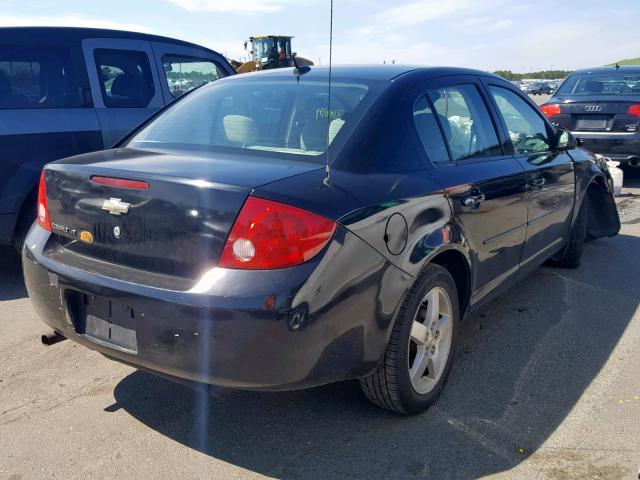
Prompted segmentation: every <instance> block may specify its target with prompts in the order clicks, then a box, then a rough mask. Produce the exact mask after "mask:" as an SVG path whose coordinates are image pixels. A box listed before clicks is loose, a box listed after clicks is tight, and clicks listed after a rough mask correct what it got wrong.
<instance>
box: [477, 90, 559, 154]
mask: <svg viewBox="0 0 640 480" xmlns="http://www.w3.org/2000/svg"><path fill="white" fill-rule="evenodd" d="M489 90H490V91H491V95H492V96H493V98H494V100H495V102H496V105H497V106H498V110H499V111H500V115H502V118H503V120H504V123H505V124H506V126H507V130H508V131H509V138H510V139H511V143H512V144H513V149H514V151H515V153H516V154H520V155H530V154H535V153H541V152H546V151H548V150H549V149H550V148H551V147H550V145H551V142H550V141H549V136H548V133H547V125H546V123H545V122H544V120H543V119H542V117H541V116H540V115H538V113H537V112H536V111H535V110H534V109H533V107H532V106H531V105H529V104H528V103H527V102H525V101H524V100H523V99H522V98H520V96H519V95H518V94H516V93H514V92H512V91H510V90H507V89H506V88H501V87H494V86H492V87H489Z"/></svg>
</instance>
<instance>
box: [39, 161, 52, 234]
mask: <svg viewBox="0 0 640 480" xmlns="http://www.w3.org/2000/svg"><path fill="white" fill-rule="evenodd" d="M38 225H40V226H41V227H42V228H44V229H45V230H48V231H49V232H50V231H51V218H49V208H48V207H47V188H46V185H45V173H44V170H42V173H40V185H38Z"/></svg>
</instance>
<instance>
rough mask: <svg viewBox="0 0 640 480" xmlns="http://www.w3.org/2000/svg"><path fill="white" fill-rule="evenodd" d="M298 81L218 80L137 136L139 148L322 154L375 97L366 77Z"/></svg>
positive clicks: (354, 122)
mask: <svg viewBox="0 0 640 480" xmlns="http://www.w3.org/2000/svg"><path fill="white" fill-rule="evenodd" d="M304 80H305V81H299V82H298V81H297V79H295V78H294V77H293V75H291V78H289V77H287V78H286V79H281V80H251V81H242V80H240V79H232V80H230V81H226V82H225V81H219V82H215V83H213V84H211V85H209V86H207V87H204V88H202V89H200V90H198V91H196V92H194V93H192V94H190V95H189V96H188V97H185V98H184V99H183V100H180V101H178V102H176V103H175V104H174V105H173V106H172V107H170V108H169V109H168V110H167V111H166V112H165V113H163V114H162V115H160V116H159V117H158V118H157V119H155V120H154V121H152V122H151V123H150V124H149V125H148V126H146V127H145V128H144V129H143V130H141V131H140V133H138V134H137V135H136V136H135V137H133V138H132V140H131V143H130V146H132V147H134V148H179V149H189V150H204V151H218V150H220V149H223V150H232V151H234V152H238V153H241V152H245V153H252V154H257V153H258V152H272V153H278V154H292V155H296V156H299V157H302V158H301V159H305V158H304V157H313V161H315V158H316V157H317V159H318V162H321V161H323V160H322V159H323V158H324V157H321V154H322V153H323V152H325V151H326V149H327V144H331V142H332V141H333V140H334V139H335V138H336V136H338V135H339V134H340V133H341V132H342V131H344V130H346V129H348V128H350V126H351V125H355V124H357V122H358V121H359V119H360V118H361V117H362V114H363V111H364V109H365V108H366V105H368V104H369V102H370V98H371V95H370V92H369V90H370V88H369V86H368V85H366V84H364V83H348V82H339V81H335V82H333V83H332V84H331V109H330V110H329V107H328V103H329V102H328V100H329V98H328V94H327V83H326V82H324V81H313V80H311V79H310V78H309V79H304ZM308 159H309V160H311V158H308Z"/></svg>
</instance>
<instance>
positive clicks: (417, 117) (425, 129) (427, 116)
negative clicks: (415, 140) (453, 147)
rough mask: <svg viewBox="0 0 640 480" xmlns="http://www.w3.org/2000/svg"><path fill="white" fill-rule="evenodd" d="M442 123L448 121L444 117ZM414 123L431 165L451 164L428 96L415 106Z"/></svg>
mask: <svg viewBox="0 0 640 480" xmlns="http://www.w3.org/2000/svg"><path fill="white" fill-rule="evenodd" d="M440 121H441V122H446V121H447V119H446V118H444V117H443V118H441V119H440ZM413 123H414V125H415V126H416V130H417V132H418V136H419V137H420V142H422V146H423V148H424V150H425V152H426V153H427V157H429V160H430V161H431V163H433V164H444V163H449V161H450V159H449V152H448V151H447V146H446V145H445V143H444V138H443V137H442V131H441V130H440V127H439V126H438V120H437V119H436V115H435V114H434V113H433V111H432V110H431V105H429V100H427V96H426V95H422V96H421V97H420V98H419V99H418V100H417V101H416V103H415V105H414V106H413Z"/></svg>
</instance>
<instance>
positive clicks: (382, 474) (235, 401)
mask: <svg viewBox="0 0 640 480" xmlns="http://www.w3.org/2000/svg"><path fill="white" fill-rule="evenodd" d="M639 260H640V239H639V238H637V237H633V236H627V235H620V236H618V237H616V238H614V239H608V240H598V241H595V242H591V243H589V244H587V245H586V246H585V254H584V257H583V266H582V267H581V268H580V269H578V270H560V269H552V268H548V267H543V268H541V269H539V270H538V271H537V272H535V273H534V274H532V275H531V276H529V277H528V278H526V279H525V280H523V281H522V282H520V283H519V284H517V285H516V286H514V287H513V288H512V289H511V290H510V291H509V292H507V293H506V294H505V295H504V296H502V297H501V298H500V299H498V300H496V301H494V302H492V303H491V304H489V305H487V306H486V307H484V308H483V309H482V310H481V311H480V312H479V313H476V314H474V315H473V316H471V317H470V318H468V319H467V321H466V322H465V324H464V325H463V329H462V332H463V333H462V335H461V342H460V345H459V348H458V352H457V357H458V358H457V359H456V363H455V364H454V368H453V372H452V375H451V379H450V381H449V384H448V385H447V387H446V388H445V390H444V392H443V395H442V396H441V397H440V399H439V400H438V402H437V403H436V404H435V406H434V407H432V408H431V409H430V410H429V411H427V412H426V413H424V414H422V415H420V416H416V417H412V418H405V417H400V416H396V415H393V414H391V413H387V412H385V411H383V410H380V409H378V408H376V407H374V406H372V405H370V404H369V403H368V402H367V401H366V400H365V399H364V397H363V395H362V394H361V393H360V391H359V387H358V385H357V383H355V382H345V383H341V384H334V385H329V386H325V387H320V388H314V389H310V390H305V391H298V392H288V393H257V392H241V391H226V390H222V391H220V394H219V395H216V396H208V395H206V394H203V393H199V392H195V391H192V390H190V389H188V388H187V387H183V386H180V385H177V384H173V383H172V382H170V381H168V380H165V379H162V378H159V377H156V376H154V375H151V374H148V373H144V372H141V371H137V372H134V373H133V374H131V375H129V376H127V377H126V378H124V379H123V380H122V381H121V382H120V383H119V384H118V385H117V386H116V389H115V398H116V402H117V403H116V404H115V405H113V406H112V407H108V408H107V409H106V410H107V411H112V410H113V409H114V408H116V409H117V408H123V409H125V410H126V411H127V412H128V413H130V414H131V415H133V416H134V417H135V418H137V419H138V420H139V421H141V422H142V423H144V424H146V425H148V426H149V427H150V428H152V429H154V430H156V431H158V432H160V433H161V434H163V435H166V436H167V437H169V438H171V439H173V440H175V441H177V442H180V443H182V444H184V445H186V446H188V447H190V448H192V449H195V450H197V451H200V452H202V453H205V454H207V455H210V456H211V457H214V458H217V459H220V460H223V461H225V462H229V463H231V464H234V465H237V466H239V467H242V468H245V469H248V470H251V471H254V472H257V473H260V474H264V475H268V476H270V477H276V478H323V479H326V478H368V479H372V478H392V477H396V478H412V477H424V476H430V475H433V477H434V478H439V479H446V478H455V479H460V478H477V477H480V476H483V475H488V474H491V473H496V472H500V471H504V470H508V469H510V468H512V467H514V466H516V465H517V464H518V463H520V462H522V461H523V460H524V459H525V458H527V457H528V456H529V455H530V454H531V453H532V452H534V451H535V450H536V449H538V447H540V445H541V444H542V443H543V442H544V441H545V440H546V439H547V438H548V437H549V436H550V435H551V434H552V433H553V432H554V431H555V430H556V429H557V428H558V426H559V425H560V424H561V423H562V421H563V419H564V418H565V416H566V415H567V414H568V413H569V411H570V410H571V409H572V408H573V407H574V405H575V404H576V402H577V401H578V400H579V398H580V397H581V395H582V394H583V392H584V390H585V389H586V388H587V387H588V386H589V385H590V383H591V382H592V380H593V379H594V377H595V376H596V375H597V374H598V372H599V371H600V370H601V369H602V368H603V366H604V365H605V363H606V362H607V359H608V358H609V356H610V354H611V352H612V350H613V349H614V347H615V346H616V343H617V342H618V341H619V339H620V337H621V335H622V333H623V332H624V330H625V328H626V326H627V324H628V322H629V321H630V319H631V318H632V316H633V315H634V312H635V311H636V308H637V306H638V303H639V301H640V278H632V277H634V276H635V277H640V272H639V271H638V269H636V268H635V267H634V268H629V271H626V272H625V274H624V275H622V274H621V272H620V268H622V267H620V266H621V265H629V266H630V267H631V266H636V265H638V264H640V262H639ZM610 265H616V266H617V268H607V267H609V266H610ZM611 401H612V402H613V401H614V400H611ZM556 455H561V453H557V454H556ZM584 455H585V458H584V459H579V460H578V461H579V462H582V461H584V462H589V461H590V458H589V455H590V454H589V453H588V452H586V453H585V454H584ZM572 461H575V458H574V459H573V460H572Z"/></svg>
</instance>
